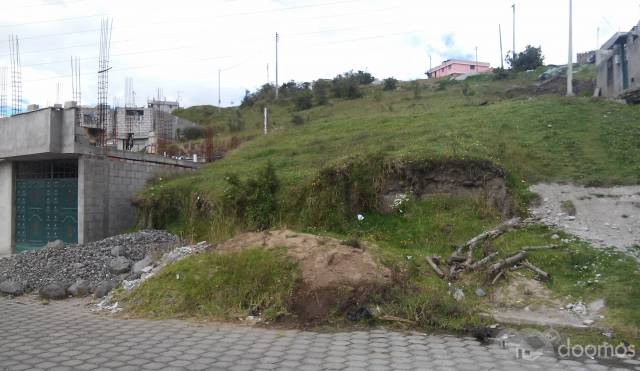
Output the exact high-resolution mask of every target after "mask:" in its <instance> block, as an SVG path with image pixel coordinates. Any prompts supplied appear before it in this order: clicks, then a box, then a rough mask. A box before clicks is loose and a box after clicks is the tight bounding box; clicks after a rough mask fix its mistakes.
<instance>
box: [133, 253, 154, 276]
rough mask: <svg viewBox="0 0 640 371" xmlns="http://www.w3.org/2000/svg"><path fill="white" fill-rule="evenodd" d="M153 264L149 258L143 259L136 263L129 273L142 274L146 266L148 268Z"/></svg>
mask: <svg viewBox="0 0 640 371" xmlns="http://www.w3.org/2000/svg"><path fill="white" fill-rule="evenodd" d="M152 263H153V260H152V259H151V257H150V256H146V257H145V258H144V259H142V260H140V261H137V262H136V263H135V264H134V265H133V268H132V269H131V272H133V274H139V273H144V269H145V268H146V267H148V266H150V265H151V264H152Z"/></svg>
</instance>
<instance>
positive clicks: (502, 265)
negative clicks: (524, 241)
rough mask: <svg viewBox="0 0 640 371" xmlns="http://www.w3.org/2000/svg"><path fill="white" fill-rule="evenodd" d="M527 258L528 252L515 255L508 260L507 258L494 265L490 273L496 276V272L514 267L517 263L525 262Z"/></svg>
mask: <svg viewBox="0 0 640 371" xmlns="http://www.w3.org/2000/svg"><path fill="white" fill-rule="evenodd" d="M526 257H527V252H526V251H524V250H523V251H520V252H518V253H516V254H514V255H511V256H509V257H508V258H505V259H504V260H501V261H499V262H497V263H495V264H493V265H492V266H491V267H490V268H489V273H490V274H495V273H496V272H498V271H500V270H502V269H503V268H505V267H509V266H511V265H514V264H515V263H517V262H519V261H522V260H524V258H526Z"/></svg>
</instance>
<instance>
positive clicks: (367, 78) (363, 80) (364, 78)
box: [355, 71, 376, 85]
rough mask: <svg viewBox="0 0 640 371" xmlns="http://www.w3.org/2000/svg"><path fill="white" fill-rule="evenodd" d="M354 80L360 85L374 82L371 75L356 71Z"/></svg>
mask: <svg viewBox="0 0 640 371" xmlns="http://www.w3.org/2000/svg"><path fill="white" fill-rule="evenodd" d="M355 77H356V79H357V80H358V84H360V85H369V84H371V83H372V82H374V81H375V80H376V78H375V77H373V75H372V74H370V73H369V72H365V71H358V72H357V73H356V74H355Z"/></svg>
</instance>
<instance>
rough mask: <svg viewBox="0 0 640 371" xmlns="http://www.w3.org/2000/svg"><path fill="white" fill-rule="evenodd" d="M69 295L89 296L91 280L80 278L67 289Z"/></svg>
mask: <svg viewBox="0 0 640 371" xmlns="http://www.w3.org/2000/svg"><path fill="white" fill-rule="evenodd" d="M67 292H68V293H69V295H71V296H74V297H81V296H87V295H88V294H89V281H87V280H83V279H79V280H77V281H76V282H75V283H74V284H73V285H71V286H69V288H68V289H67Z"/></svg>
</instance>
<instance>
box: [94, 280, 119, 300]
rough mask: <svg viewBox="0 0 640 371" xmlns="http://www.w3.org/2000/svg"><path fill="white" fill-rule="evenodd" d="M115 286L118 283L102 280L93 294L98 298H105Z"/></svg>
mask: <svg viewBox="0 0 640 371" xmlns="http://www.w3.org/2000/svg"><path fill="white" fill-rule="evenodd" d="M115 287H116V283H115V282H113V281H111V280H107V281H102V282H100V283H99V284H98V286H96V288H95V290H94V293H93V296H94V297H95V298H96V299H100V298H103V297H105V296H107V294H109V293H110V292H111V290H113V289H114V288H115Z"/></svg>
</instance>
